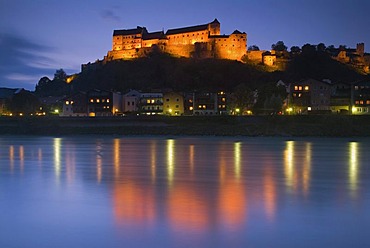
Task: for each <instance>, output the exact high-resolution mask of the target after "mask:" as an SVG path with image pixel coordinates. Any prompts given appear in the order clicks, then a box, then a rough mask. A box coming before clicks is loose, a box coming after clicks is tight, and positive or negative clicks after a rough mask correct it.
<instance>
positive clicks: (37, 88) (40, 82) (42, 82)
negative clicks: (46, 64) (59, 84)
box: [35, 77, 51, 91]
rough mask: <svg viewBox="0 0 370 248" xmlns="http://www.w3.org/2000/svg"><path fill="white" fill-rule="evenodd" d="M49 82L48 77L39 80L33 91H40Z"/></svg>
mask: <svg viewBox="0 0 370 248" xmlns="http://www.w3.org/2000/svg"><path fill="white" fill-rule="evenodd" d="M50 82H51V80H50V78H48V77H42V78H40V80H39V82H38V83H37V84H36V87H35V91H42V90H43V89H44V88H45V87H47V86H48V84H50Z"/></svg>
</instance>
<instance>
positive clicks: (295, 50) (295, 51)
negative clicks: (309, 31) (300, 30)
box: [290, 46, 301, 55]
mask: <svg viewBox="0 0 370 248" xmlns="http://www.w3.org/2000/svg"><path fill="white" fill-rule="evenodd" d="M290 53H291V54H292V55H298V54H300V53H301V48H299V46H292V47H291V48H290Z"/></svg>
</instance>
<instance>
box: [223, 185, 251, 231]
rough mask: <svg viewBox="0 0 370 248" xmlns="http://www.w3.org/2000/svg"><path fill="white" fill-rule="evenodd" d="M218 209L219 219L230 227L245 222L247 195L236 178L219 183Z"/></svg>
mask: <svg viewBox="0 0 370 248" xmlns="http://www.w3.org/2000/svg"><path fill="white" fill-rule="evenodd" d="M218 211H219V215H220V217H221V221H222V222H223V223H224V224H225V225H228V226H230V227H231V228H232V227H237V226H240V225H242V224H243V223H244V222H245V218H246V215H247V197H246V192H245V189H244V187H243V185H242V184H240V183H239V182H237V181H236V180H229V181H226V182H225V183H224V184H222V185H221V188H220V192H219V198H218Z"/></svg>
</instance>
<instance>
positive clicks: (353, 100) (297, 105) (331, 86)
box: [286, 79, 370, 115]
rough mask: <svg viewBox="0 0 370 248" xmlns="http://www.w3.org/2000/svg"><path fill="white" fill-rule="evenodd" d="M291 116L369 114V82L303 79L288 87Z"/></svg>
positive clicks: (287, 106)
mask: <svg viewBox="0 0 370 248" xmlns="http://www.w3.org/2000/svg"><path fill="white" fill-rule="evenodd" d="M287 93H288V98H287V100H286V112H287V113H290V114H310V113H338V114H354V115H363V114H370V81H359V82H352V83H332V82H330V80H323V81H319V80H315V79H306V80H301V81H299V82H295V83H292V84H290V85H289V86H288V87H287Z"/></svg>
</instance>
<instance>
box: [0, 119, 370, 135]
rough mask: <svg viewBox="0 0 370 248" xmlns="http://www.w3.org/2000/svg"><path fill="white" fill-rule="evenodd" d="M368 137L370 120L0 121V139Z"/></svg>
mask: <svg viewBox="0 0 370 248" xmlns="http://www.w3.org/2000/svg"><path fill="white" fill-rule="evenodd" d="M85 134H86V135H89V134H101V135H208V136H315V137H351V136H370V116H342V115H316V116H314V115H306V116H181V117H169V116H125V117H94V118H89V117H75V118H70V117H68V118H62V117H33V118H5V117H1V118H0V135H85Z"/></svg>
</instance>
